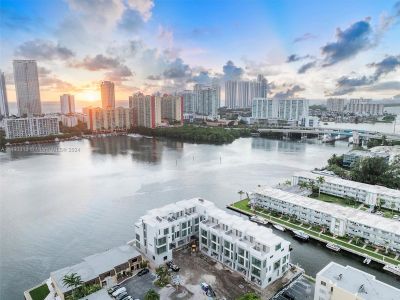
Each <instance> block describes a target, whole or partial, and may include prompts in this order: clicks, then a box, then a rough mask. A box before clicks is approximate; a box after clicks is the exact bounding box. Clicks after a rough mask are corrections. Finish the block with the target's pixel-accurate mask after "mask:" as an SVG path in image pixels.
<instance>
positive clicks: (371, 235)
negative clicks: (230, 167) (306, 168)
mask: <svg viewBox="0 0 400 300" xmlns="http://www.w3.org/2000/svg"><path fill="white" fill-rule="evenodd" d="M250 199H251V200H250V202H251V205H254V206H257V207H261V208H263V209H267V210H273V211H276V212H279V213H282V214H285V215H290V216H293V217H296V218H297V219H298V220H299V221H301V222H303V223H307V224H310V225H318V226H322V227H325V228H327V230H329V232H330V233H331V234H333V235H336V236H345V235H349V236H354V237H359V238H362V239H364V240H366V241H369V242H370V243H372V244H374V245H377V246H382V247H385V248H388V249H391V250H394V251H400V222H399V221H396V220H392V219H389V218H384V217H380V216H377V215H374V214H370V213H367V212H365V211H362V210H359V209H355V208H351V207H345V206H341V205H337V204H332V203H328V202H323V201H320V200H315V199H312V198H308V197H304V196H301V195H297V194H293V193H289V192H286V191H282V190H279V189H275V188H271V187H259V188H257V189H256V190H255V191H254V192H253V193H252V194H251V196H250Z"/></svg>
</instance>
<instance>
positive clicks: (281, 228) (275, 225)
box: [272, 224, 285, 231]
mask: <svg viewBox="0 0 400 300" xmlns="http://www.w3.org/2000/svg"><path fill="white" fill-rule="evenodd" d="M272 226H274V227H275V228H276V229H278V230H280V231H285V227H283V226H281V225H278V224H273V225H272Z"/></svg>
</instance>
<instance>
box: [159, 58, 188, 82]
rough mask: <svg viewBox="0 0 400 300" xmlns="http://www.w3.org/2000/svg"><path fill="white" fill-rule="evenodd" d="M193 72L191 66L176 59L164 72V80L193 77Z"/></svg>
mask: <svg viewBox="0 0 400 300" xmlns="http://www.w3.org/2000/svg"><path fill="white" fill-rule="evenodd" d="M191 74H192V70H191V69H190V67H189V65H187V64H185V63H184V62H183V60H182V59H181V58H177V59H175V60H174V61H173V62H171V63H170V64H169V66H168V67H167V69H166V70H165V71H164V72H163V76H164V78H168V79H174V78H184V77H188V76H191Z"/></svg>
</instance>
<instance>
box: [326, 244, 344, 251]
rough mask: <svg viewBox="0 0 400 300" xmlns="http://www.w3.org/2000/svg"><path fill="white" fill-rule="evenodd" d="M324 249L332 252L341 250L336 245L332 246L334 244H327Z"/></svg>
mask: <svg viewBox="0 0 400 300" xmlns="http://www.w3.org/2000/svg"><path fill="white" fill-rule="evenodd" d="M326 248H328V249H331V250H333V251H335V252H339V251H340V249H341V248H340V247H339V246H338V245H336V244H334V243H328V244H326Z"/></svg>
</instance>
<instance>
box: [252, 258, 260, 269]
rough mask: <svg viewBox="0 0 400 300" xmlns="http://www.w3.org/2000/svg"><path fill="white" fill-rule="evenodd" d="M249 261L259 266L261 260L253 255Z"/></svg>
mask: <svg viewBox="0 0 400 300" xmlns="http://www.w3.org/2000/svg"><path fill="white" fill-rule="evenodd" d="M251 263H252V264H253V265H255V266H257V267H261V260H259V259H257V258H255V257H252V258H251Z"/></svg>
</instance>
